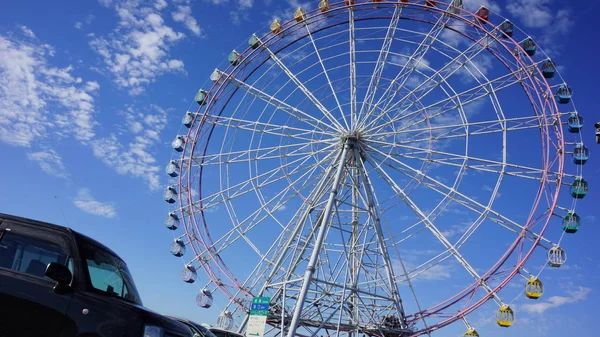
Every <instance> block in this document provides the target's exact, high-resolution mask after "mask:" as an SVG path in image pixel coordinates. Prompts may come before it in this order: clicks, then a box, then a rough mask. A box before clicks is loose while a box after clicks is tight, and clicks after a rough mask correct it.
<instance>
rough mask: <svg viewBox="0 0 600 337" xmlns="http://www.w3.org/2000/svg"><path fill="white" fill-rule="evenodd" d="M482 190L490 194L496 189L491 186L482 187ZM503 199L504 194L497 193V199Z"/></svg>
mask: <svg viewBox="0 0 600 337" xmlns="http://www.w3.org/2000/svg"><path fill="white" fill-rule="evenodd" d="M481 189H482V190H484V191H486V192H490V193H491V192H493V191H494V188H493V187H491V186H489V185H483V186H482V187H481ZM501 197H502V193H500V192H497V193H496V198H501Z"/></svg>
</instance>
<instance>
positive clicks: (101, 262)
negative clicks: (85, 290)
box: [83, 247, 141, 304]
mask: <svg viewBox="0 0 600 337" xmlns="http://www.w3.org/2000/svg"><path fill="white" fill-rule="evenodd" d="M83 255H84V256H83V258H84V260H85V263H86V266H87V271H88V275H89V277H90V283H91V286H92V287H94V288H95V289H96V290H99V291H101V292H103V293H106V294H108V295H110V296H113V297H120V298H123V299H125V300H127V301H130V302H133V303H136V304H141V300H140V296H139V294H138V292H137V289H136V288H135V285H134V283H133V278H132V277H131V274H130V273H129V270H128V269H127V265H126V264H125V262H123V261H122V260H121V259H119V258H118V257H116V256H115V255H113V254H110V253H108V252H105V251H103V250H99V249H98V248H97V247H85V248H84V249H83Z"/></svg>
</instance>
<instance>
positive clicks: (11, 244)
mask: <svg viewBox="0 0 600 337" xmlns="http://www.w3.org/2000/svg"><path fill="white" fill-rule="evenodd" d="M50 262H56V263H59V264H62V265H66V264H67V254H65V252H64V251H63V250H62V248H61V247H60V246H58V245H57V244H55V243H52V242H48V241H43V240H39V239H36V238H32V237H28V236H23V235H19V234H15V233H12V232H8V231H7V232H4V235H2V239H1V240H0V268H6V269H12V270H15V271H18V272H22V273H27V274H31V275H35V276H37V277H45V275H44V274H45V273H46V267H47V266H48V264H49V263H50ZM69 262H70V261H69ZM69 265H71V263H69Z"/></svg>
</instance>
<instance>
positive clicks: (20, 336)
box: [0, 219, 72, 337]
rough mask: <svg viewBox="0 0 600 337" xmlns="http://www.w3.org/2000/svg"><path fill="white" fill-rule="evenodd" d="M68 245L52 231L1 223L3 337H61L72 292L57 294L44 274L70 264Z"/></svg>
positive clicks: (0, 316) (0, 332) (0, 326)
mask: <svg viewBox="0 0 600 337" xmlns="http://www.w3.org/2000/svg"><path fill="white" fill-rule="evenodd" d="M0 221H2V220H1V219H0ZM67 242H68V239H66V238H65V233H62V232H60V231H58V232H54V231H53V230H52V229H50V228H46V227H40V226H36V225H31V224H24V223H20V222H14V221H7V220H4V221H2V222H1V223H0V336H2V337H52V336H57V335H58V333H59V331H60V329H61V325H62V324H63V322H64V320H65V315H66V312H67V309H68V307H69V303H70V301H71V297H72V292H66V293H63V294H57V293H55V292H54V286H55V285H56V282H55V281H53V280H51V279H49V278H47V277H45V275H44V273H45V271H46V266H47V265H48V264H49V263H50V262H56V263H60V264H65V265H66V264H68V262H69V260H70V259H69V253H68V251H69V248H68V244H67Z"/></svg>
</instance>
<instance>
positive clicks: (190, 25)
mask: <svg viewBox="0 0 600 337" xmlns="http://www.w3.org/2000/svg"><path fill="white" fill-rule="evenodd" d="M172 16H173V20H175V21H177V22H182V23H183V24H184V25H185V26H186V27H187V29H189V30H191V31H192V33H194V35H196V36H200V34H201V33H202V30H201V29H200V26H198V22H197V21H196V19H195V18H194V17H193V16H192V8H191V7H190V6H177V11H175V12H173V13H172Z"/></svg>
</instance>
